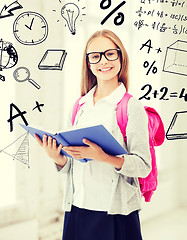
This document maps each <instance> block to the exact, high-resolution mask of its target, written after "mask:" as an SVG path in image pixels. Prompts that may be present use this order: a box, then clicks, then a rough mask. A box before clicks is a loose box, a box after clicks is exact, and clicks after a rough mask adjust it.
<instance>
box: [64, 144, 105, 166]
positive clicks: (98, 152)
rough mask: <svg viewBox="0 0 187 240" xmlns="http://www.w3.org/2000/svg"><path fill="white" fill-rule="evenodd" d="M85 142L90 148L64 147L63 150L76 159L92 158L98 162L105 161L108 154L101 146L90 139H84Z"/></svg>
mask: <svg viewBox="0 0 187 240" xmlns="http://www.w3.org/2000/svg"><path fill="white" fill-rule="evenodd" d="M83 142H84V143H85V144H86V145H88V146H80V147H79V146H75V147H74V146H66V147H63V150H64V151H66V152H67V153H68V154H69V155H71V156H72V157H73V158H75V159H82V158H90V159H94V160H98V161H104V159H105V158H104V157H105V154H106V153H105V152H104V151H103V150H102V148H101V147H100V146H98V145H97V144H95V143H93V142H91V141H89V140H88V139H83Z"/></svg>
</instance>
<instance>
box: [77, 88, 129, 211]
mask: <svg viewBox="0 0 187 240" xmlns="http://www.w3.org/2000/svg"><path fill="white" fill-rule="evenodd" d="M95 88H96V87H94V88H92V89H91V90H90V91H89V93H87V94H86V95H85V96H84V97H83V98H82V99H81V100H80V104H82V103H84V104H83V105H82V106H81V109H80V110H79V112H78V113H77V116H76V118H75V125H76V126H78V127H83V126H85V124H86V126H94V125H99V124H102V125H104V126H105V128H106V129H107V130H108V131H109V132H110V133H111V134H112V135H113V136H114V137H115V138H116V140H117V141H118V142H119V143H120V144H121V145H122V146H123V147H124V148H125V149H126V145H125V143H124V140H123V136H122V134H121V131H120V128H119V126H118V124H117V119H116V107H117V103H118V102H119V101H120V100H121V98H122V97H123V95H124V94H125V92H126V89H125V86H124V85H123V84H120V85H119V87H118V88H116V89H115V90H114V91H113V92H112V93H111V94H110V95H109V96H107V97H105V98H102V99H101V100H100V101H98V102H97V103H96V104H95V105H94V103H93V94H94V92H95ZM113 171H114V167H113V166H112V165H110V164H108V163H104V162H99V161H95V160H93V161H88V162H87V163H82V162H80V161H77V160H74V161H73V186H74V194H73V205H75V206H77V207H80V208H86V209H90V210H98V211H107V210H108V208H109V204H110V202H109V201H110V198H111V191H112V174H113Z"/></svg>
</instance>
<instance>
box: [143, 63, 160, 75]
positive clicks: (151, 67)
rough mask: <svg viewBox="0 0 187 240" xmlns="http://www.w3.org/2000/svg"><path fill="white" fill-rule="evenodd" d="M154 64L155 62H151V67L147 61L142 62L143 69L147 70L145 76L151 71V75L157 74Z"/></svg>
mask: <svg viewBox="0 0 187 240" xmlns="http://www.w3.org/2000/svg"><path fill="white" fill-rule="evenodd" d="M155 62H156V61H153V62H152V64H151V65H150V64H149V62H148V61H145V62H144V64H143V67H144V68H147V69H148V70H147V72H146V75H148V74H149V72H150V71H152V73H153V74H155V73H157V67H154V65H155Z"/></svg>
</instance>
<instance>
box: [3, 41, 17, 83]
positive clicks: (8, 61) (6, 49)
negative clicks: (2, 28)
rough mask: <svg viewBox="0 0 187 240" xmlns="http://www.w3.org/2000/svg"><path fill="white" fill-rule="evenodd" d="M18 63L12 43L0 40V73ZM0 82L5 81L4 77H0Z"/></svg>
mask: <svg viewBox="0 0 187 240" xmlns="http://www.w3.org/2000/svg"><path fill="white" fill-rule="evenodd" d="M17 62H18V54H17V52H16V49H15V48H14V47H13V45H12V43H10V42H6V41H3V39H0V71H2V70H3V69H8V68H12V67H14V66H15V65H16V64H17ZM0 80H1V81H5V77H4V76H3V75H0Z"/></svg>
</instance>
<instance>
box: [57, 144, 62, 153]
mask: <svg viewBox="0 0 187 240" xmlns="http://www.w3.org/2000/svg"><path fill="white" fill-rule="evenodd" d="M61 149H62V144H60V145H59V146H58V148H57V150H58V151H59V152H60V151H61Z"/></svg>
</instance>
